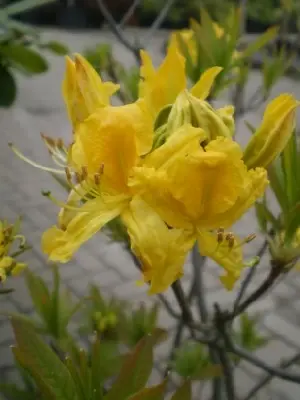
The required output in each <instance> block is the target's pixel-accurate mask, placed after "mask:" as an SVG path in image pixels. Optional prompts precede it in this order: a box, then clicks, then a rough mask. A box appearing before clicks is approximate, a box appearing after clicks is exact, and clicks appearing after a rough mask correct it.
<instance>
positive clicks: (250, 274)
mask: <svg viewBox="0 0 300 400" xmlns="http://www.w3.org/2000/svg"><path fill="white" fill-rule="evenodd" d="M267 248H268V242H267V240H265V241H264V243H263V244H262V246H261V247H260V249H259V250H258V252H257V254H256V256H257V257H259V258H261V257H262V256H263V255H264V253H265V251H266V250H267ZM257 266H258V264H256V265H254V266H253V267H251V268H250V269H249V271H248V273H247V275H246V278H245V279H244V281H243V283H242V286H241V288H240V290H239V293H238V295H237V298H236V300H235V302H234V306H233V312H235V311H236V310H237V308H238V306H239V304H240V302H241V300H242V299H243V297H244V294H245V293H246V290H247V289H248V286H249V284H250V283H251V281H252V278H253V277H254V275H255V273H256V270H257Z"/></svg>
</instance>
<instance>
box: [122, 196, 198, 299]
mask: <svg viewBox="0 0 300 400" xmlns="http://www.w3.org/2000/svg"><path fill="white" fill-rule="evenodd" d="M122 220H123V222H124V223H125V225H126V226H127V230H128V233H129V236H130V239H131V248H132V250H133V252H134V253H135V254H136V256H137V257H138V258H139V260H140V261H141V264H142V269H143V275H144V281H145V282H150V290H149V293H150V294H155V293H160V292H163V291H165V290H166V289H168V287H169V286H170V285H171V284H172V283H173V282H175V281H176V280H177V279H178V278H180V276H182V275H183V265H184V260H185V258H186V255H187V253H188V251H189V250H190V249H191V247H192V246H193V243H194V236H193V234H192V233H191V232H187V231H184V230H181V229H169V228H168V227H167V225H166V224H165V223H164V222H163V221H162V219H161V218H160V217H159V216H158V214H157V213H155V212H154V210H153V209H152V208H151V207H150V206H149V205H147V203H145V202H144V201H143V200H141V199H140V198H138V197H135V198H133V200H132V202H131V203H130V207H129V208H127V209H126V210H125V211H124V212H123V213H122Z"/></svg>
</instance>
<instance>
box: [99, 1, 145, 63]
mask: <svg viewBox="0 0 300 400" xmlns="http://www.w3.org/2000/svg"><path fill="white" fill-rule="evenodd" d="M97 3H98V6H99V8H100V11H101V12H102V14H103V16H104V18H105V20H106V22H107V23H108V25H109V26H110V29H111V30H112V32H113V33H114V34H115V35H116V37H117V38H118V39H119V41H120V42H121V43H122V44H123V45H124V46H125V47H126V48H127V49H128V50H129V51H130V52H131V53H132V54H133V55H134V57H135V59H136V61H137V63H138V64H140V47H139V46H135V45H133V44H131V43H130V41H129V40H127V39H126V37H125V36H124V34H123V31H122V29H120V27H119V26H118V24H117V23H116V21H115V20H114V18H113V16H112V15H111V13H110V12H109V11H108V9H107V8H106V5H105V4H104V3H103V0H97Z"/></svg>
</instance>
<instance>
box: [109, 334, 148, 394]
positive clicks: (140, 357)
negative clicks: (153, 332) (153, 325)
mask: <svg viewBox="0 0 300 400" xmlns="http://www.w3.org/2000/svg"><path fill="white" fill-rule="evenodd" d="M152 364H153V338H152V336H150V335H149V336H147V337H145V338H143V339H142V340H141V341H140V342H139V343H138V344H137V346H136V347H135V349H134V350H133V352H132V353H131V354H129V355H128V356H127V357H126V360H125V362H124V364H123V366H122V367H121V371H120V374H119V376H118V377H117V379H116V381H115V383H114V384H113V386H112V388H111V390H110V391H109V393H108V394H107V396H106V397H105V400H125V399H127V397H128V396H130V395H132V394H134V393H136V392H137V391H138V390H140V389H142V388H143V387H144V386H145V385H146V383H147V381H148V379H149V376H150V374H151V371H152Z"/></svg>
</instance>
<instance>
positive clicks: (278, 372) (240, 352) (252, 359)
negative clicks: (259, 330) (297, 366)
mask: <svg viewBox="0 0 300 400" xmlns="http://www.w3.org/2000/svg"><path fill="white" fill-rule="evenodd" d="M227 344H228V350H229V351H231V352H232V353H234V354H236V355H237V356H239V357H241V358H243V359H244V360H246V361H248V362H249V363H250V364H253V365H256V366H257V367H259V368H262V369H263V370H265V371H266V372H268V373H269V374H271V375H272V376H276V377H277V378H281V379H283V380H285V381H289V382H295V383H298V384H299V383H300V375H299V374H295V373H292V372H285V371H284V370H283V369H282V368H280V367H279V368H278V367H272V366H271V365H269V364H267V363H265V362H264V361H263V360H261V359H260V358H258V357H256V356H253V355H252V354H250V353H248V352H247V351H246V350H244V349H243V348H241V347H239V346H237V345H235V344H233V343H232V342H231V340H230V339H229V341H228V343H227Z"/></svg>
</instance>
